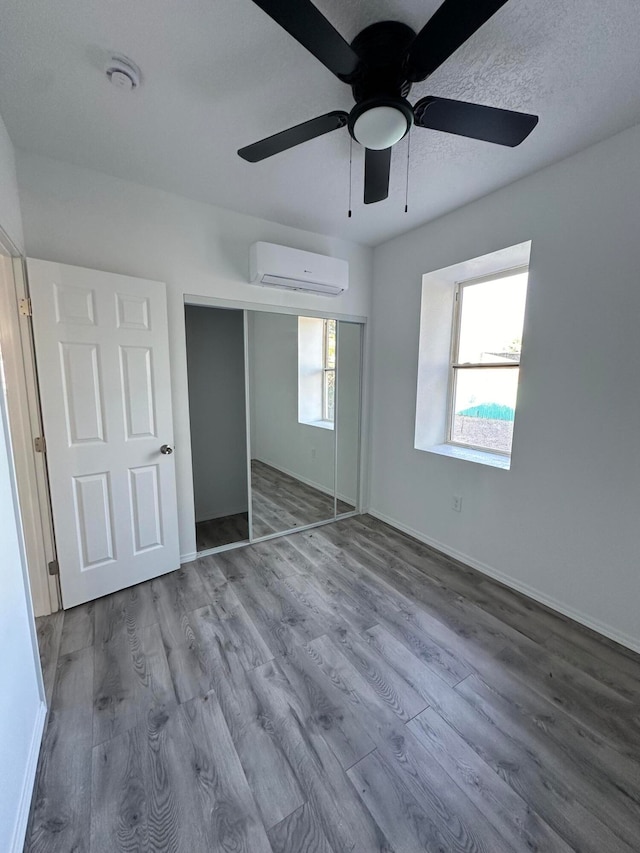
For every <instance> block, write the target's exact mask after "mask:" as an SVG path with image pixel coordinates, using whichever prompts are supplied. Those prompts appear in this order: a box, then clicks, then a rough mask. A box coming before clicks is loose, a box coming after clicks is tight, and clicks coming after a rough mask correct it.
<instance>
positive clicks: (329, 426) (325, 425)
mask: <svg viewBox="0 0 640 853" xmlns="http://www.w3.org/2000/svg"><path fill="white" fill-rule="evenodd" d="M298 423H299V424H304V426H312V427H320V429H333V421H298Z"/></svg>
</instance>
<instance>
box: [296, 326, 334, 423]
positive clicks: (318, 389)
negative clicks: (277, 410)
mask: <svg viewBox="0 0 640 853" xmlns="http://www.w3.org/2000/svg"><path fill="white" fill-rule="evenodd" d="M335 388H336V321H335V320H330V319H323V318H322V317H298V423H301V424H307V425H308V426H316V427H321V428H322V429H333V422H334V418H335Z"/></svg>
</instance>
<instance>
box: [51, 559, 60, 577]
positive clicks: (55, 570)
mask: <svg viewBox="0 0 640 853" xmlns="http://www.w3.org/2000/svg"><path fill="white" fill-rule="evenodd" d="M49 574H50V575H59V574H60V565H59V564H58V561H57V560H51V562H50V563H49Z"/></svg>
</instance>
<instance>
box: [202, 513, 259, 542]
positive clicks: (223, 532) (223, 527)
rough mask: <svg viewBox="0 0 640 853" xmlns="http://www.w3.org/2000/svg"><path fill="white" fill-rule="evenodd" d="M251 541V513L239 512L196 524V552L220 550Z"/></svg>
mask: <svg viewBox="0 0 640 853" xmlns="http://www.w3.org/2000/svg"><path fill="white" fill-rule="evenodd" d="M245 539H246V540H248V539H249V513H248V512H238V513H236V514H235V515H225V516H223V517H222V518H211V519H209V520H208V521H198V522H196V551H206V550H208V549H209V548H219V547H220V546H221V545H230V544H231V543H232V542H244V541H245Z"/></svg>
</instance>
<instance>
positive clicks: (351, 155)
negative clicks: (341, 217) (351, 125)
mask: <svg viewBox="0 0 640 853" xmlns="http://www.w3.org/2000/svg"><path fill="white" fill-rule="evenodd" d="M352 164H353V136H351V134H349V214H348V216H349V219H351V172H352Z"/></svg>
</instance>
